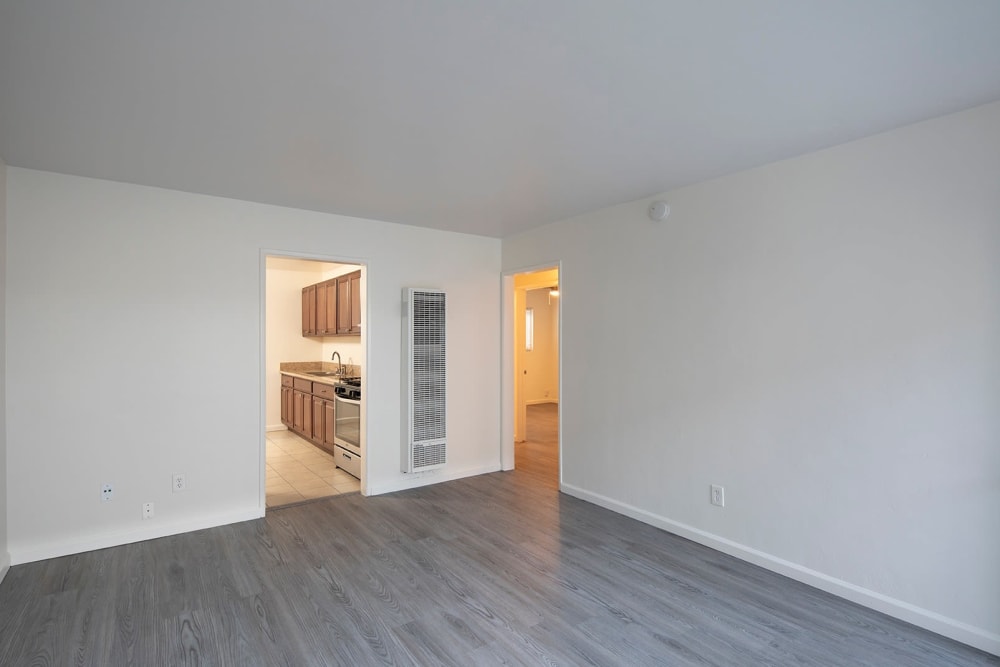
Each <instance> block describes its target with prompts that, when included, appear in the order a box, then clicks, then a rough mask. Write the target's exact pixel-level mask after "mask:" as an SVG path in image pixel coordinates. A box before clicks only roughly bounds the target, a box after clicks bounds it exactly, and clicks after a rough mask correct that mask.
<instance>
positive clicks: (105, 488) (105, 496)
mask: <svg viewBox="0 0 1000 667" xmlns="http://www.w3.org/2000/svg"><path fill="white" fill-rule="evenodd" d="M114 498H115V489H114V487H113V486H111V485H110V484H102V485H101V500H103V501H104V502H108V501H109V500H114Z"/></svg>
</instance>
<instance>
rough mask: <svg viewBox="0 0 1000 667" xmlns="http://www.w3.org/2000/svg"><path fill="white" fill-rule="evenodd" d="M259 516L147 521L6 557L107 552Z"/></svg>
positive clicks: (17, 560) (258, 512)
mask: <svg viewBox="0 0 1000 667" xmlns="http://www.w3.org/2000/svg"><path fill="white" fill-rule="evenodd" d="M262 516H264V508H263V507H260V508H254V509H252V510H241V511H238V512H229V513H222V514H211V515H205V516H199V517H192V518H187V519H180V520H177V521H174V522H171V523H161V524H155V522H150V523H152V524H153V525H150V526H149V527H145V526H143V527H142V528H141V529H137V530H127V531H118V532H110V533H104V534H102V535H95V536H93V537H88V538H85V539H79V540H65V541H56V542H48V543H45V544H34V545H29V546H26V547H20V548H15V549H13V550H12V551H11V552H10V554H9V557H10V562H11V564H12V565H20V564H22V563H32V562H34V561H38V560H45V559H47V558H59V557H61V556H69V555H71V554H79V553H84V552H86V551H94V550H96V549H107V548H108V547H117V546H121V545H123V544H132V543H133V542H142V541H145V540H155V539H157V538H159V537H167V536H169V535H179V534H180V533H189V532H191V531H194V530H202V529H204V528H215V527H216V526H225V525H228V524H230V523H239V522H240V521H249V520H251V519H259V518H261V517H262Z"/></svg>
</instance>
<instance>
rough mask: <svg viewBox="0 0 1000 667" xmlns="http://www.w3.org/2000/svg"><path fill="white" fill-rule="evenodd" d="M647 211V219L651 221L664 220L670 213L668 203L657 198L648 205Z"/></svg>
mask: <svg viewBox="0 0 1000 667" xmlns="http://www.w3.org/2000/svg"><path fill="white" fill-rule="evenodd" d="M647 213H649V219H650V220H652V221H653V222H659V221H660V220H665V219H666V218H667V216H668V215H670V205H669V204H667V202H665V201H662V200H659V199H658V200H656V201H654V202H653V203H652V204H650V205H649V209H648V210H647Z"/></svg>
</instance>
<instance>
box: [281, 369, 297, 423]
mask: <svg viewBox="0 0 1000 667" xmlns="http://www.w3.org/2000/svg"><path fill="white" fill-rule="evenodd" d="M293 380H294V378H293V377H292V376H291V375H282V376H281V423H282V424H284V425H285V426H287V427H288V428H291V427H292V413H293V411H294V407H293V400H292V395H293V394H294V393H295V390H294V389H292V387H293V385H294V384H295V383H294V382H293Z"/></svg>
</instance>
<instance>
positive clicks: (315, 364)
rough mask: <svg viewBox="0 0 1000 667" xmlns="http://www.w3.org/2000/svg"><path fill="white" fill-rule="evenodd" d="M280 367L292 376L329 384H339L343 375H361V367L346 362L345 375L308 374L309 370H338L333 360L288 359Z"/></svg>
mask: <svg viewBox="0 0 1000 667" xmlns="http://www.w3.org/2000/svg"><path fill="white" fill-rule="evenodd" d="M278 368H279V369H280V371H281V374H282V375H291V376H292V377H297V378H301V379H303V380H309V381H311V382H319V383H321V384H329V385H335V384H337V383H338V382H339V381H340V379H341V378H342V377H345V378H350V377H360V375H361V373H360V369H359V368H358V367H357V366H352V365H349V364H344V374H343V375H327V376H317V375H309V374H308V371H335V370H337V364H335V363H333V362H332V361H287V362H282V363H280V364H279V365H278Z"/></svg>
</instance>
